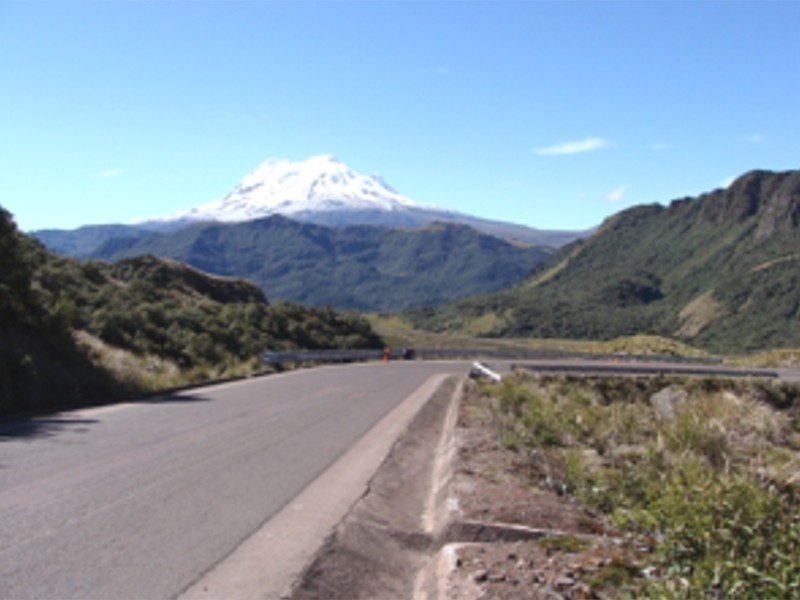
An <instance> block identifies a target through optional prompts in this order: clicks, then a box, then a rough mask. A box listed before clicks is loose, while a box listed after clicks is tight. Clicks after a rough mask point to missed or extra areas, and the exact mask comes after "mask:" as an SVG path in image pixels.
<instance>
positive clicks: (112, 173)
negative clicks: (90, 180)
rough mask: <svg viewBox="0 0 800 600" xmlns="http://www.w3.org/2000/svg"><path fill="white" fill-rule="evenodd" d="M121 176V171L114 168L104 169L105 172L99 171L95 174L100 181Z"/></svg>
mask: <svg viewBox="0 0 800 600" xmlns="http://www.w3.org/2000/svg"><path fill="white" fill-rule="evenodd" d="M120 175H122V169H117V168H116V167H115V168H113V169H106V170H105V171H101V172H100V173H98V174H97V177H99V178H100V179H108V178H109V177H119V176H120Z"/></svg>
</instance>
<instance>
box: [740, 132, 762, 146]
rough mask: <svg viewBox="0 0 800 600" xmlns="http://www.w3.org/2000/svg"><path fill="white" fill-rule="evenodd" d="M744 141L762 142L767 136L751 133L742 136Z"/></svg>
mask: <svg viewBox="0 0 800 600" xmlns="http://www.w3.org/2000/svg"><path fill="white" fill-rule="evenodd" d="M744 141H745V142H750V143H751V144H763V143H765V142H766V141H767V136H765V135H764V134H763V133H751V134H750V135H746V136H744Z"/></svg>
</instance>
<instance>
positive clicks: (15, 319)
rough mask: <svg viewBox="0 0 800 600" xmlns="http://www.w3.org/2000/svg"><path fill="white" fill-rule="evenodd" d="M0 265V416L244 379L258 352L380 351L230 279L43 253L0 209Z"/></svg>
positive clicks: (323, 318) (343, 326)
mask: <svg viewBox="0 0 800 600" xmlns="http://www.w3.org/2000/svg"><path fill="white" fill-rule="evenodd" d="M0 261H1V262H0V342H2V343H0V414H8V413H12V412H20V411H31V410H42V409H45V408H53V407H63V406H74V405H83V404H87V403H92V402H97V401H108V400H109V399H113V398H115V397H120V396H122V395H131V394H138V393H141V392H143V391H149V390H156V389H163V388H165V387H169V386H173V385H180V384H185V383H189V382H196V381H204V380H207V379H209V378H215V377H223V376H230V375H236V374H244V373H248V372H252V371H253V370H254V369H256V368H257V367H258V365H257V361H256V358H255V357H256V355H257V354H258V353H259V352H261V351H263V350H267V349H294V348H375V347H380V346H381V345H382V341H381V340H380V338H379V337H378V336H377V335H376V334H375V333H374V332H373V331H372V329H371V328H370V326H369V324H368V323H367V322H366V321H365V320H364V319H362V318H360V317H356V316H350V315H342V314H339V313H336V312H334V311H333V310H331V309H330V308H321V309H308V308H304V307H301V306H299V305H294V304H287V303H282V302H279V303H275V304H269V303H268V302H267V300H266V298H265V296H264V293H263V292H262V291H261V289H260V288H259V287H258V286H256V285H254V284H252V283H250V282H247V281H245V280H242V279H236V278H222V277H217V276H209V275H207V274H205V273H201V272H200V271H198V270H196V269H194V268H191V267H187V266H185V265H182V264H180V263H177V262H174V261H168V260H162V259H157V258H154V257H152V256H143V257H137V258H131V259H127V260H123V261H120V262H118V263H116V264H108V263H101V262H96V261H77V260H74V259H69V258H63V257H58V256H55V255H53V254H51V253H49V252H47V251H46V250H45V249H44V248H43V247H42V246H41V245H39V244H38V242H35V241H33V240H31V239H29V238H27V237H26V236H24V235H22V234H20V233H19V232H18V231H17V229H16V226H15V225H14V222H13V220H12V218H11V215H9V213H7V212H6V211H4V210H2V209H0Z"/></svg>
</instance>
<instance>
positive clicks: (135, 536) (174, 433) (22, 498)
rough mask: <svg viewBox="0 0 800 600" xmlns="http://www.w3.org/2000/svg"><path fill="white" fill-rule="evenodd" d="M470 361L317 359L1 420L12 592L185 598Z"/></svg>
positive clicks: (1, 534)
mask: <svg viewBox="0 0 800 600" xmlns="http://www.w3.org/2000/svg"><path fill="white" fill-rule="evenodd" d="M467 369H468V363H449V364H448V363H423V362H409V363H389V364H381V363H372V364H365V365H351V366H340V367H329V368H321V369H311V370H303V371H296V372H292V373H287V374H283V375H277V376H272V377H266V378H261V379H256V380H250V381H245V382H238V383H234V384H227V385H221V386H216V387H209V388H204V389H200V390H195V391H192V392H186V393H181V394H177V395H175V396H172V397H166V398H160V399H155V400H153V401H150V402H142V403H135V404H121V405H116V406H108V407H103V408H97V409H87V410H82V411H76V412H69V413H62V414H60V415H55V416H52V417H47V418H37V419H33V420H28V421H21V422H16V423H12V424H9V425H4V426H0V597H2V598H37V599H40V600H41V599H47V598H53V599H67V598H81V599H87V598H102V599H109V598H113V599H123V598H132V599H133V598H136V599H139V598H171V597H174V596H176V595H178V594H180V593H181V592H182V591H183V590H185V589H186V588H187V587H188V586H190V585H191V584H192V583H194V582H195V581H197V580H198V579H199V578H200V577H201V576H202V575H204V574H205V573H206V572H207V571H209V570H210V569H211V568H213V567H214V566H215V565H217V564H218V563H219V562H220V561H222V560H223V559H224V558H225V557H226V556H227V555H228V554H230V553H231V552H232V551H233V550H234V549H236V548H237V546H239V545H240V543H241V542H242V541H243V540H245V539H246V538H248V537H249V536H250V535H251V534H252V533H253V532H254V531H255V530H257V529H258V528H259V527H260V526H261V525H262V524H263V523H264V522H265V521H267V520H268V519H270V517H271V516H272V515H274V514H275V513H277V512H278V511H279V510H280V509H281V508H282V507H283V506H284V505H286V504H287V503H288V502H289V501H290V500H291V499H292V498H294V497H295V496H296V495H297V494H298V493H299V492H300V491H301V490H302V489H303V488H304V487H305V486H306V485H307V484H308V483H309V482H310V481H312V480H313V479H315V478H316V477H317V476H318V475H319V474H320V473H321V472H323V471H324V470H325V469H326V468H327V467H328V466H329V465H330V464H331V463H332V462H334V461H335V460H336V458H337V457H338V456H339V455H341V454H342V453H343V452H344V451H345V450H347V449H348V448H349V447H350V446H351V445H352V444H353V443H354V441H355V440H357V439H358V438H360V437H361V436H362V435H363V434H364V433H365V432H366V431H368V430H369V429H370V428H371V427H372V426H373V425H374V424H375V423H376V422H377V421H378V420H380V419H381V417H383V416H384V415H385V414H386V413H388V412H389V411H390V410H391V409H392V408H393V407H394V406H395V405H397V404H398V403H399V402H401V401H402V400H403V399H404V398H406V397H407V396H409V394H411V393H412V392H413V391H414V390H415V389H417V388H418V387H419V386H420V385H421V384H422V383H423V382H424V381H426V380H427V379H428V378H429V377H430V376H432V375H433V374H436V373H441V372H457V373H466V371H467Z"/></svg>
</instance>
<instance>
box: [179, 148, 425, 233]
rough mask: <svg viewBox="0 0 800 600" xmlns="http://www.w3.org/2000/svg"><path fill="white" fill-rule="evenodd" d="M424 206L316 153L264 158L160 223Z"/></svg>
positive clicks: (334, 159) (250, 218) (379, 180)
mask: <svg viewBox="0 0 800 600" xmlns="http://www.w3.org/2000/svg"><path fill="white" fill-rule="evenodd" d="M430 208H432V207H424V206H422V205H420V204H417V203H416V202H414V201H413V200H410V199H408V198H406V197H404V196H401V195H400V194H398V193H397V192H396V191H395V190H393V189H392V188H390V187H389V186H388V185H387V184H386V183H385V182H384V181H383V180H382V179H381V178H380V177H379V176H378V175H369V176H365V175H360V174H358V173H356V172H354V171H353V170H352V169H350V168H349V167H348V166H347V165H345V164H343V163H342V162H340V161H339V160H337V159H336V158H335V157H333V156H330V155H321V156H314V157H312V158H309V159H308V160H304V161H301V162H292V161H288V160H279V159H270V160H267V161H266V162H264V163H263V164H262V165H261V166H260V167H258V168H257V169H256V170H255V171H253V172H252V173H250V174H249V175H248V176H247V177H245V178H244V179H242V181H241V182H239V184H238V185H237V186H236V187H235V188H234V189H233V191H232V192H231V193H229V194H228V195H227V196H225V197H224V198H222V199H221V200H217V201H215V202H210V203H208V204H204V205H202V206H199V207H196V208H192V209H190V210H186V211H181V212H178V213H175V214H173V215H170V216H169V217H167V218H166V220H169V221H171V220H192V221H197V220H202V221H224V222H236V221H250V220H252V219H258V218H261V217H266V216H269V215H274V214H279V215H283V216H285V217H300V218H301V219H302V218H303V217H306V219H303V220H307V219H308V217H311V216H312V215H313V214H315V213H328V212H340V211H345V212H358V213H360V212H365V211H369V212H371V211H379V212H389V213H391V212H398V211H401V212H402V211H405V210H408V209H423V210H424V209H430ZM434 210H436V209H434Z"/></svg>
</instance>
